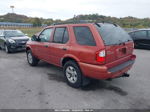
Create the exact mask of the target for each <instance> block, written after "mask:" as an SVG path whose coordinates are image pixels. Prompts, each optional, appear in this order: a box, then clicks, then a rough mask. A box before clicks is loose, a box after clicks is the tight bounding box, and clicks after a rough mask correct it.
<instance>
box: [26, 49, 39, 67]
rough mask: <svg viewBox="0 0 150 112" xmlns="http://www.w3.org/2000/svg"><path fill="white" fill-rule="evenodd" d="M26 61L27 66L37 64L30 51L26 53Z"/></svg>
mask: <svg viewBox="0 0 150 112" xmlns="http://www.w3.org/2000/svg"><path fill="white" fill-rule="evenodd" d="M27 61H28V63H29V65H31V66H36V65H37V64H38V62H39V59H37V58H36V57H35V56H33V54H32V52H31V50H28V51H27Z"/></svg>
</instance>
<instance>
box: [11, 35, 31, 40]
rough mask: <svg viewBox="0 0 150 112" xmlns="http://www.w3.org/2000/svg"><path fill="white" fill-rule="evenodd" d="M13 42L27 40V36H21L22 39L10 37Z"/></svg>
mask: <svg viewBox="0 0 150 112" xmlns="http://www.w3.org/2000/svg"><path fill="white" fill-rule="evenodd" d="M10 38H11V39H13V40H29V37H28V36H22V37H10Z"/></svg>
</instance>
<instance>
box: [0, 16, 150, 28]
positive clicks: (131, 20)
mask: <svg viewBox="0 0 150 112" xmlns="http://www.w3.org/2000/svg"><path fill="white" fill-rule="evenodd" d="M75 20H76V21H78V20H89V21H91V22H111V23H116V24H119V25H120V26H121V27H124V28H148V27H150V18H143V19H140V18H135V17H131V16H129V17H124V18H116V17H111V16H103V15H99V14H87V15H77V16H74V17H73V18H70V19H67V20H65V21H62V20H60V19H56V20H54V19H52V18H49V19H44V18H37V17H35V18H33V17H27V16H25V15H19V14H15V13H8V14H6V15H3V16H0V22H17V23H32V24H33V26H35V27H37V26H41V25H51V24H53V23H61V22H70V21H75Z"/></svg>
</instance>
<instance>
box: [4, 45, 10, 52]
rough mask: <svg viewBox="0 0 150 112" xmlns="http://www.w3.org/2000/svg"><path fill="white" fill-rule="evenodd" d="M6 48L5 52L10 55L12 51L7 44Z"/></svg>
mask: <svg viewBox="0 0 150 112" xmlns="http://www.w3.org/2000/svg"><path fill="white" fill-rule="evenodd" d="M4 47H5V52H6V53H10V49H9V47H8V46H7V45H6V44H5V46H4Z"/></svg>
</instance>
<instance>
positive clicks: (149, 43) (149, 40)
mask: <svg viewBox="0 0 150 112" xmlns="http://www.w3.org/2000/svg"><path fill="white" fill-rule="evenodd" d="M129 35H130V36H131V37H132V39H133V40H134V44H135V48H146V49H150V29H140V30H135V31H132V32H129Z"/></svg>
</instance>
